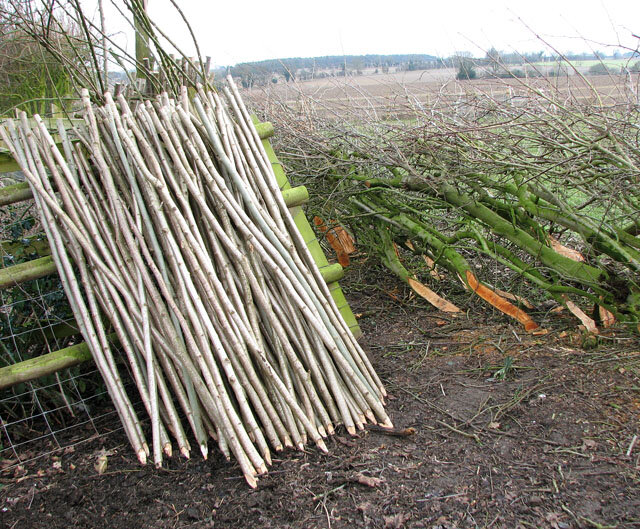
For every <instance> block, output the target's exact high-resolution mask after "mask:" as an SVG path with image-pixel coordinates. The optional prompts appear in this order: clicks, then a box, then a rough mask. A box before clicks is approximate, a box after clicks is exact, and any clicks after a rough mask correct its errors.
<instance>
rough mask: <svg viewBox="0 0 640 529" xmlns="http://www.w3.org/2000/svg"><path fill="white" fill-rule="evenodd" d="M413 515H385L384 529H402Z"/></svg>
mask: <svg viewBox="0 0 640 529" xmlns="http://www.w3.org/2000/svg"><path fill="white" fill-rule="evenodd" d="M409 518H411V515H410V514H408V513H399V514H394V515H393V516H385V517H384V529H401V528H402V527H404V522H406V521H407V520H408V519H409Z"/></svg>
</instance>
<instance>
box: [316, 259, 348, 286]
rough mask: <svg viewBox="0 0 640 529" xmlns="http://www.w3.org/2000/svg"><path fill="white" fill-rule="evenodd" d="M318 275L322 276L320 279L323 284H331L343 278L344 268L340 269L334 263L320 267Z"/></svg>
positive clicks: (340, 267) (338, 264)
mask: <svg viewBox="0 0 640 529" xmlns="http://www.w3.org/2000/svg"><path fill="white" fill-rule="evenodd" d="M320 274H322V279H324V282H325V283H333V282H335V281H339V280H340V279H342V278H343V277H344V268H342V265H341V264H340V263H335V264H332V265H329V266H324V267H322V268H321V269H320Z"/></svg>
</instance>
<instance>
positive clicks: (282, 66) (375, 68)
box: [214, 48, 633, 88]
mask: <svg viewBox="0 0 640 529" xmlns="http://www.w3.org/2000/svg"><path fill="white" fill-rule="evenodd" d="M632 56H633V54H632V53H624V54H623V53H621V52H619V51H616V52H614V53H613V54H612V55H606V54H605V53H604V52H593V53H568V54H565V55H564V56H559V55H555V54H551V55H549V54H545V52H544V51H537V52H529V53H518V52H503V51H498V50H496V49H495V48H492V49H490V50H489V51H487V52H486V54H485V56H484V57H474V56H473V55H472V54H471V52H468V51H467V52H465V51H462V52H458V53H455V54H454V55H451V56H450V57H436V56H434V55H427V54H395V55H375V54H369V55H327V56H324V57H292V58H287V59H269V60H266V61H256V62H244V63H239V64H236V65H235V66H228V67H221V68H218V69H216V70H215V71H214V75H215V77H216V78H218V79H221V78H224V76H225V75H226V74H228V73H230V74H231V75H232V76H233V77H234V78H235V79H237V80H238V81H239V82H240V83H242V85H243V86H244V87H245V88H249V87H252V86H265V85H268V84H270V83H279V82H285V83H286V82H289V81H292V80H299V81H305V80H308V79H318V78H323V77H331V76H345V75H358V74H362V73H363V72H364V71H365V70H367V71H368V72H369V73H387V72H389V71H390V69H392V71H413V70H429V69H435V68H456V69H457V70H458V74H457V77H458V79H463V80H464V79H474V78H475V77H476V76H477V75H478V73H477V72H476V68H477V67H480V68H483V69H484V71H485V74H484V75H486V72H489V74H490V75H492V76H496V77H502V76H507V77H511V76H514V75H515V76H517V77H520V76H524V75H525V73H524V71H522V70H519V69H513V68H510V66H513V65H522V64H527V63H528V64H531V63H549V64H550V65H553V64H557V65H558V68H557V69H554V70H553V71H552V72H550V73H551V74H557V75H559V74H560V73H561V72H565V74H568V70H567V69H566V64H561V63H563V62H564V60H565V59H567V60H569V61H588V60H594V59H595V60H598V59H623V58H631V57H632ZM556 70H557V71H556ZM594 73H597V72H594Z"/></svg>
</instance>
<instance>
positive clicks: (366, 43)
mask: <svg viewBox="0 0 640 529" xmlns="http://www.w3.org/2000/svg"><path fill="white" fill-rule="evenodd" d="M113 1H115V2H116V3H117V2H119V0H113ZM176 1H177V3H178V4H179V5H180V7H181V9H182V10H183V11H184V13H185V15H186V17H187V18H188V20H189V21H190V23H191V25H192V26H193V30H194V32H195V35H196V37H197V39H198V42H199V45H200V48H201V50H202V53H203V55H210V56H211V57H212V61H213V63H214V64H216V65H231V64H236V63H238V62H245V61H257V60H262V59H274V58H284V57H312V56H322V55H360V54H366V53H379V54H392V53H428V54H433V55H438V56H448V55H451V54H452V53H454V52H456V51H471V52H472V53H473V54H474V55H476V56H482V55H484V52H485V51H486V50H487V49H489V48H490V47H492V46H494V47H495V48H497V49H499V50H503V51H514V50H516V51H524V52H526V51H539V50H543V49H545V45H544V43H543V42H542V41H541V40H539V39H537V38H536V35H539V36H540V37H541V38H542V39H544V40H546V41H548V42H549V43H551V44H552V45H554V46H556V47H557V48H558V49H560V50H561V51H563V52H568V51H574V52H577V51H589V50H601V49H602V50H604V49H607V48H606V45H618V44H620V45H622V46H627V47H631V48H635V47H636V46H637V45H639V44H640V40H639V39H638V38H634V37H633V36H632V34H633V33H635V34H636V35H640V1H638V0H635V1H634V0H526V1H521V0H511V1H506V0H477V1H467V0H458V1H450V0H441V1H438V2H431V1H421V2H420V1H409V0H386V1H377V0H368V1H361V0H324V1H323V2H305V1H301V0H269V1H265V0H262V1H259V2H257V1H251V2H248V1H242V0H235V1H234V0H231V1H229V0H225V1H224V2H216V1H206V0H176ZM83 3H84V5H85V6H86V9H87V11H88V13H89V14H92V13H94V10H95V5H96V0H83ZM104 3H105V6H106V8H107V30H108V32H109V33H118V34H120V35H121V37H120V38H121V41H122V42H128V43H129V45H130V46H131V47H130V49H131V51H133V33H132V31H131V30H130V29H127V26H126V24H125V23H124V22H123V21H122V19H121V17H120V16H119V15H117V13H115V12H114V10H113V7H112V6H110V5H109V4H110V0H104ZM148 11H149V13H150V15H151V17H152V18H153V19H154V20H155V21H156V22H157V23H158V24H159V26H160V27H161V28H163V30H164V31H166V32H167V33H168V34H169V35H170V36H171V37H172V38H173V39H174V40H175V41H176V42H177V43H178V44H179V45H180V46H181V47H183V48H184V50H185V52H186V53H187V54H192V53H193V46H192V44H191V39H190V37H189V34H188V31H187V30H186V27H185V25H184V23H183V22H182V21H181V19H180V16H179V14H178V13H177V12H176V10H175V8H173V7H172V6H171V3H170V1H169V0H148ZM612 50H613V48H609V51H612Z"/></svg>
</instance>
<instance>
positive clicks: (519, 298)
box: [493, 288, 535, 309]
mask: <svg viewBox="0 0 640 529" xmlns="http://www.w3.org/2000/svg"><path fill="white" fill-rule="evenodd" d="M493 291H494V292H495V293H496V294H498V296H502V297H503V298H507V299H510V300H511V301H517V302H519V303H522V304H523V305H524V306H525V307H527V308H528V309H533V308H535V307H534V306H533V305H532V304H531V303H530V302H529V301H528V300H527V299H526V298H523V297H522V296H518V295H517V294H512V293H511V292H505V291H504V290H500V289H499V288H494V289H493Z"/></svg>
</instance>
